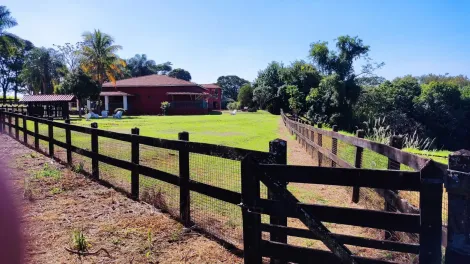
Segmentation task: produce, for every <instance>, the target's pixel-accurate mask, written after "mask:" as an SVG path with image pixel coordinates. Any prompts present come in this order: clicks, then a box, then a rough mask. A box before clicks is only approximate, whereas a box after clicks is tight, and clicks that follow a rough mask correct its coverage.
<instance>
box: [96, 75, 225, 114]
mask: <svg viewBox="0 0 470 264" xmlns="http://www.w3.org/2000/svg"><path fill="white" fill-rule="evenodd" d="M205 86H207V88H205ZM164 101H167V102H169V103H170V108H169V109H168V112H167V114H170V115H191V114H194V115H197V114H207V113H208V112H209V111H211V110H220V103H221V89H220V87H218V86H217V85H213V84H211V85H199V84H196V83H193V82H188V81H185V80H180V79H176V78H172V77H169V76H166V75H156V74H155V75H148V76H142V77H136V78H129V79H124V80H119V81H116V83H115V84H113V83H110V82H108V83H104V84H103V89H102V91H101V93H100V105H101V107H100V108H101V109H103V110H109V111H110V112H112V111H114V109H116V108H124V109H126V110H127V111H128V113H129V114H131V115H158V114H162V110H161V109H160V107H161V103H162V102H164ZM88 107H89V108H90V105H88Z"/></svg>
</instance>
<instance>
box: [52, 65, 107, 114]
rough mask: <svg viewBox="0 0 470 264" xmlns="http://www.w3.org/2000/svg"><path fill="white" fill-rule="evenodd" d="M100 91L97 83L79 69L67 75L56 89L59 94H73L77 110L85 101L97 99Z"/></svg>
mask: <svg viewBox="0 0 470 264" xmlns="http://www.w3.org/2000/svg"><path fill="white" fill-rule="evenodd" d="M100 92H101V89H100V87H99V85H98V83H97V82H96V81H94V80H92V79H91V77H89V76H88V75H87V74H85V73H84V72H83V71H82V70H81V69H77V70H76V71H75V72H72V73H70V74H68V75H67V76H66V77H65V78H64V81H63V82H62V84H61V85H60V86H59V88H58V89H57V93H59V94H73V95H75V97H77V99H78V103H79V105H78V109H81V107H80V105H81V104H82V103H83V102H84V100H86V99H93V100H96V99H98V98H99V94H100Z"/></svg>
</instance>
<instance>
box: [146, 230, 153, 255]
mask: <svg viewBox="0 0 470 264" xmlns="http://www.w3.org/2000/svg"><path fill="white" fill-rule="evenodd" d="M152 249H153V241H152V230H151V229H150V228H149V230H148V231H147V250H146V252H145V257H146V258H148V259H149V258H151V257H152Z"/></svg>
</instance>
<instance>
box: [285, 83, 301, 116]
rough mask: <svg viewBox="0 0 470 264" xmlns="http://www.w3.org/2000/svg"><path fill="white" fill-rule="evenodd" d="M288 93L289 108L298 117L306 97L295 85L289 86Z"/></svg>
mask: <svg viewBox="0 0 470 264" xmlns="http://www.w3.org/2000/svg"><path fill="white" fill-rule="evenodd" d="M286 92H287V94H288V95H289V108H290V110H291V111H292V112H293V113H294V114H296V115H298V114H299V113H300V111H301V110H302V108H303V102H304V101H305V100H304V98H305V97H304V96H303V94H302V93H301V92H300V90H299V88H298V87H297V86H295V85H288V86H287V87H286Z"/></svg>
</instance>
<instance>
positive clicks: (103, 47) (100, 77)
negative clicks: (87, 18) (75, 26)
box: [81, 30, 126, 87]
mask: <svg viewBox="0 0 470 264" xmlns="http://www.w3.org/2000/svg"><path fill="white" fill-rule="evenodd" d="M82 36H83V47H82V55H83V61H82V64H81V66H82V69H83V71H84V72H85V73H87V74H89V75H90V76H91V77H92V79H93V80H95V81H97V82H98V84H99V86H100V87H101V86H102V85H103V83H104V82H105V81H110V82H113V83H114V82H116V78H117V76H119V75H121V74H122V68H121V67H120V66H126V63H125V62H124V60H122V59H120V58H119V56H118V55H117V54H116V52H117V51H118V50H120V49H121V48H122V47H121V46H119V45H114V39H113V38H112V37H111V36H110V35H108V34H106V33H102V32H101V31H100V30H95V31H94V32H93V33H91V32H85V33H83V35H82Z"/></svg>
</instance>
